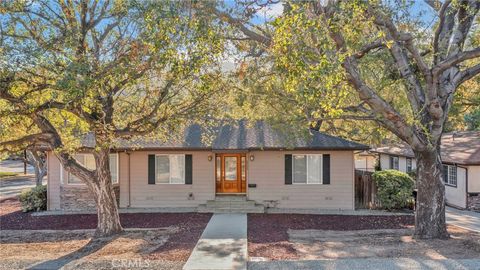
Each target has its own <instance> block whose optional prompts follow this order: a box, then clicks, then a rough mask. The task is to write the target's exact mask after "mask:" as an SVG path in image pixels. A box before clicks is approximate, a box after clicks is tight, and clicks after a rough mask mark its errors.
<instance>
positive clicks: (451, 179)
mask: <svg viewBox="0 0 480 270" xmlns="http://www.w3.org/2000/svg"><path fill="white" fill-rule="evenodd" d="M443 178H444V179H443V181H444V182H445V184H447V185H450V186H457V166H454V165H443Z"/></svg>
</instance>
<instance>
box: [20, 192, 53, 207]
mask: <svg viewBox="0 0 480 270" xmlns="http://www.w3.org/2000/svg"><path fill="white" fill-rule="evenodd" d="M20 202H21V203H22V209H23V212H29V211H35V212H38V211H44V210H47V186H36V187H34V188H32V189H29V190H24V191H23V192H22V194H20Z"/></svg>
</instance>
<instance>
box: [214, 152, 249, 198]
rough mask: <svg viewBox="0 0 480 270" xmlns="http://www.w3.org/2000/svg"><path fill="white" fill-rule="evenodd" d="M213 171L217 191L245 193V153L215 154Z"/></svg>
mask: <svg viewBox="0 0 480 270" xmlns="http://www.w3.org/2000/svg"><path fill="white" fill-rule="evenodd" d="M215 172H216V173H215V178H216V191H217V193H245V191H246V188H247V186H246V175H247V173H246V172H247V160H246V155H245V154H217V155H216V156H215Z"/></svg>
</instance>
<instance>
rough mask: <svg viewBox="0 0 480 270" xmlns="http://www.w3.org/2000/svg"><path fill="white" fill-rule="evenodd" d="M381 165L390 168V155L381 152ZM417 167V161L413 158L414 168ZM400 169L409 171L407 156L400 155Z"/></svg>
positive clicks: (386, 168)
mask: <svg viewBox="0 0 480 270" xmlns="http://www.w3.org/2000/svg"><path fill="white" fill-rule="evenodd" d="M380 167H381V169H382V170H390V155H387V154H380ZM416 168H417V161H416V160H415V159H414V158H412V170H415V169H416ZM398 170H399V171H401V172H407V158H406V157H401V156H400V157H398Z"/></svg>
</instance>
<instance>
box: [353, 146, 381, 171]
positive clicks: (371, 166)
mask: <svg viewBox="0 0 480 270" xmlns="http://www.w3.org/2000/svg"><path fill="white" fill-rule="evenodd" d="M376 165H377V154H376V153H371V152H370V151H358V152H356V153H355V169H356V170H360V171H367V172H374V171H375V166H376Z"/></svg>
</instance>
